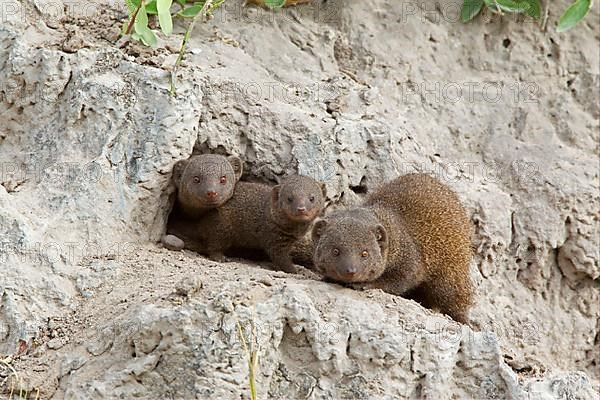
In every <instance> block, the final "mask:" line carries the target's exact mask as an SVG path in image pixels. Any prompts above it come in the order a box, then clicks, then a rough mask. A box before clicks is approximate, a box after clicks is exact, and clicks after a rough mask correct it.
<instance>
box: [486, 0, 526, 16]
mask: <svg viewBox="0 0 600 400" xmlns="http://www.w3.org/2000/svg"><path fill="white" fill-rule="evenodd" d="M484 1H485V4H487V6H488V8H489V9H490V10H492V11H494V12H498V9H500V10H501V11H506V12H509V13H522V12H524V11H527V10H528V9H529V3H528V1H529V0H524V1H513V0H484Z"/></svg>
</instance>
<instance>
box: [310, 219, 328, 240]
mask: <svg viewBox="0 0 600 400" xmlns="http://www.w3.org/2000/svg"><path fill="white" fill-rule="evenodd" d="M326 226H327V221H325V220H324V219H320V220H318V221H317V222H315V225H314V226H313V228H312V232H311V236H312V240H313V242H316V241H317V240H319V238H320V237H321V235H323V231H324V230H325V227H326Z"/></svg>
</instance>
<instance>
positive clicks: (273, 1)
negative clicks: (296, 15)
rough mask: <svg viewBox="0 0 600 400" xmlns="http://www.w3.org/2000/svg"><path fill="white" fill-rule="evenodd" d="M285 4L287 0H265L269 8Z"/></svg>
mask: <svg viewBox="0 0 600 400" xmlns="http://www.w3.org/2000/svg"><path fill="white" fill-rule="evenodd" d="M284 5H285V0H265V6H267V7H269V8H281V7H283V6H284Z"/></svg>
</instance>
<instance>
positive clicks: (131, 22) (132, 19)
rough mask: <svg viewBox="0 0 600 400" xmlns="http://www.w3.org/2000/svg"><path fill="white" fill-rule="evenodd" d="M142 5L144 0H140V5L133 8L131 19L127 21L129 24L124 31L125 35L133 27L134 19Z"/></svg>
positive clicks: (129, 32)
mask: <svg viewBox="0 0 600 400" xmlns="http://www.w3.org/2000/svg"><path fill="white" fill-rule="evenodd" d="M143 5H144V0H142V1H140V5H139V6H138V7H137V8H136V9H135V11H134V12H133V14H132V15H131V20H130V21H129V25H127V30H126V31H125V34H126V35H129V34H131V30H132V29H133V25H134V24H135V19H136V18H137V15H138V13H139V12H140V9H141V8H142V6H143Z"/></svg>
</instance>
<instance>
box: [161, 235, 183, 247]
mask: <svg viewBox="0 0 600 400" xmlns="http://www.w3.org/2000/svg"><path fill="white" fill-rule="evenodd" d="M160 242H161V243H162V245H163V246H164V247H165V248H166V249H169V250H175V251H178V250H182V249H183V247H184V246H185V243H184V242H183V240H181V239H179V238H178V237H177V236H175V235H164V236H163V237H162V238H161V239H160Z"/></svg>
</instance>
